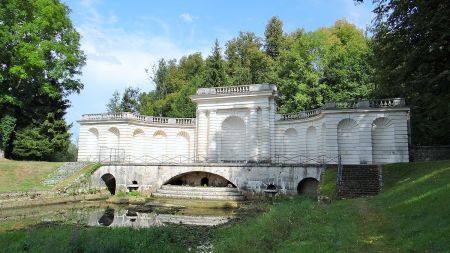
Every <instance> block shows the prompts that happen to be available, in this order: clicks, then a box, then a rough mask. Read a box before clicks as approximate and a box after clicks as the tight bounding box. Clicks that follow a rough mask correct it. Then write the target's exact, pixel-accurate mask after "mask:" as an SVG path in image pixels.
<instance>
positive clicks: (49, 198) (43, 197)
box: [0, 192, 111, 209]
mask: <svg viewBox="0 0 450 253" xmlns="http://www.w3.org/2000/svg"><path fill="white" fill-rule="evenodd" d="M110 196H111V194H109V193H108V192H99V193H94V194H79V195H70V194H61V193H57V192H54V193H49V192H45V193H41V192H26V193H5V194H2V196H1V198H0V209H9V208H18V207H32V206H45V205H55V204H64V203H73V202H80V201H90V200H103V199H107V198H108V197H110Z"/></svg>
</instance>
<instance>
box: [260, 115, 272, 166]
mask: <svg viewBox="0 0 450 253" xmlns="http://www.w3.org/2000/svg"><path fill="white" fill-rule="evenodd" d="M259 134H260V135H261V137H260V139H261V143H260V159H261V160H266V161H267V160H270V114H269V107H263V108H261V122H260V131H259Z"/></svg>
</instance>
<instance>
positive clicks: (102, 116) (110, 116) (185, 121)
mask: <svg viewBox="0 0 450 253" xmlns="http://www.w3.org/2000/svg"><path fill="white" fill-rule="evenodd" d="M123 119H131V120H137V121H145V122H150V123H155V124H177V125H193V124H195V119H193V118H166V117H153V116H143V115H139V114H133V113H129V112H120V113H96V114H84V115H83V116H82V118H81V120H123Z"/></svg>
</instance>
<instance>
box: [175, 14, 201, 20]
mask: <svg viewBox="0 0 450 253" xmlns="http://www.w3.org/2000/svg"><path fill="white" fill-rule="evenodd" d="M179 17H180V18H181V19H182V20H184V21H186V22H192V21H194V19H198V17H196V16H192V15H191V14H189V13H182V14H180V16H179Z"/></svg>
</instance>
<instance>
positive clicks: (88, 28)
mask: <svg viewBox="0 0 450 253" xmlns="http://www.w3.org/2000/svg"><path fill="white" fill-rule="evenodd" d="M81 4H82V6H83V10H82V12H80V13H76V15H79V22H78V23H77V24H76V29H77V30H78V32H79V33H80V34H81V48H82V50H83V51H84V52H85V54H86V55H87V60H86V65H85V66H84V67H83V74H82V76H81V77H80V79H81V81H82V82H83V83H84V85H85V87H84V89H83V90H82V91H81V94H80V95H76V94H74V95H72V96H70V98H69V99H70V100H71V103H72V107H70V108H69V109H68V113H67V116H66V120H67V122H68V123H72V122H74V121H76V120H78V119H80V117H81V115H82V114H86V113H100V112H105V111H106V107H105V105H106V103H107V102H108V100H109V98H110V97H111V95H112V93H113V92H114V90H116V89H117V90H119V91H123V90H124V88H125V87H128V86H133V87H139V88H141V90H143V91H150V90H151V89H153V88H154V85H153V84H152V83H151V82H150V80H149V77H148V74H147V73H146V72H145V69H151V68H152V66H153V65H155V64H156V63H157V62H158V60H159V59H161V58H166V59H167V58H180V57H181V56H183V55H185V54H188V53H192V50H184V49H182V48H180V47H179V46H178V45H177V44H176V43H174V42H173V41H172V39H171V37H170V27H169V25H167V24H166V23H165V22H164V21H163V20H161V19H158V18H155V17H143V18H137V19H135V21H134V22H138V23H139V22H140V23H141V24H140V26H137V25H136V26H133V27H137V29H136V28H135V29H133V30H130V29H127V28H125V27H121V26H120V25H121V22H120V18H119V17H117V16H116V15H114V13H111V12H110V13H108V14H105V15H102V14H101V13H100V12H98V11H97V9H96V8H95V5H96V4H97V3H96V1H95V0H84V1H83V2H82V3H81ZM191 18H192V19H195V17H191ZM148 27H152V28H154V29H156V30H157V32H154V33H151V32H148ZM145 28H147V29H145ZM71 131H72V133H74V135H73V136H72V139H73V141H76V139H77V137H78V136H77V135H78V124H74V125H73V127H72V129H71Z"/></svg>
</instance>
